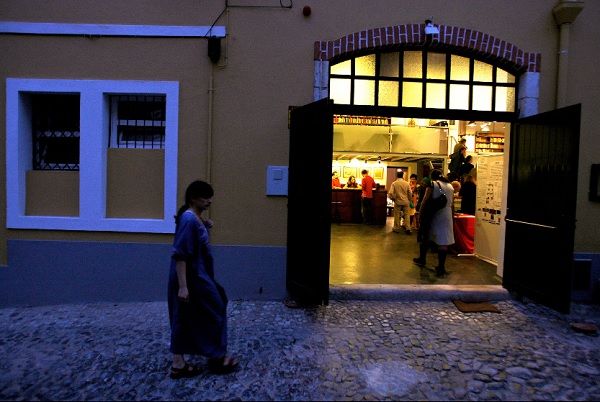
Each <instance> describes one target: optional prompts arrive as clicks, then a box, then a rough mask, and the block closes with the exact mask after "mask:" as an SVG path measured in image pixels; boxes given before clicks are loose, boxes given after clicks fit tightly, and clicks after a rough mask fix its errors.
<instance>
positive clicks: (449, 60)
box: [329, 50, 517, 112]
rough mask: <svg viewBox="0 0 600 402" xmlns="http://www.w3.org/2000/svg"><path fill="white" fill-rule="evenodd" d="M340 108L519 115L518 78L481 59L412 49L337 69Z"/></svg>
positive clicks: (333, 85) (333, 84) (334, 81)
mask: <svg viewBox="0 0 600 402" xmlns="http://www.w3.org/2000/svg"><path fill="white" fill-rule="evenodd" d="M329 79H330V82H329V97H330V98H331V99H333V100H334V102H335V103H337V104H343V105H368V106H391V107H407V108H411V107H412V108H427V109H449V110H474V111H490V112H514V111H515V101H516V85H517V84H516V79H515V75H513V74H511V73H510V72H508V71H506V70H504V69H502V68H500V67H498V66H494V65H492V64H488V63H485V62H483V61H480V60H477V59H475V58H469V57H464V56H460V55H456V54H452V53H439V52H428V51H420V50H406V51H399V52H385V53H374V54H368V55H365V56H360V57H356V58H353V59H349V60H344V61H341V62H338V63H336V64H332V65H331V69H330V76H329Z"/></svg>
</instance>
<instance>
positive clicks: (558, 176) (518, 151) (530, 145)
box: [502, 105, 581, 313]
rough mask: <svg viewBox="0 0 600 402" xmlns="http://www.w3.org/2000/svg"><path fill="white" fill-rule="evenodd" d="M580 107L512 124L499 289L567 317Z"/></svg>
mask: <svg viewBox="0 0 600 402" xmlns="http://www.w3.org/2000/svg"><path fill="white" fill-rule="evenodd" d="M580 112H581V105H576V106H569V107H566V108H562V109H558V110H553V111H551V112H547V113H542V114H539V115H536V116H531V117H527V118H524V119H520V120H519V121H517V123H516V124H513V127H512V132H511V138H510V162H509V180H508V203H507V214H506V241H505V250H504V277H503V282H502V285H503V286H504V287H505V288H506V289H508V290H509V291H511V292H513V293H516V294H517V295H519V296H526V297H529V298H531V299H532V300H535V301H537V302H539V303H542V304H544V305H547V306H549V307H551V308H553V309H555V310H558V311H560V312H563V313H568V312H569V309H570V302H571V272H572V263H573V242H574V233H575V207H576V200H577V166H578V159H579V120H580Z"/></svg>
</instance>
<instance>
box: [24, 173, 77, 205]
mask: <svg viewBox="0 0 600 402" xmlns="http://www.w3.org/2000/svg"><path fill="white" fill-rule="evenodd" d="M25 180H26V190H25V197H26V202H25V215H37V216H79V172H78V171H58V170H30V171H28V172H27V174H26V179H25Z"/></svg>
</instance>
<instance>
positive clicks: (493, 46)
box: [314, 24, 541, 73]
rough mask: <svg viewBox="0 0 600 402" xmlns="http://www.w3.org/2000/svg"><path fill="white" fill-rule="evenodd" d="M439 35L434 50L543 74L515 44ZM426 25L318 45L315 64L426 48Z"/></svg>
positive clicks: (448, 29) (452, 32)
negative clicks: (403, 48)
mask: <svg viewBox="0 0 600 402" xmlns="http://www.w3.org/2000/svg"><path fill="white" fill-rule="evenodd" d="M436 27H438V28H439V30H440V33H439V34H434V35H433V36H432V38H431V47H432V48H434V49H435V48H446V49H457V50H461V51H462V52H465V53H468V54H471V55H475V56H479V57H480V58H483V59H487V60H489V61H490V62H492V63H498V64H502V65H507V66H510V67H512V68H514V69H515V70H516V71H519V72H538V73H539V72H540V62H541V54H540V53H531V52H525V51H523V50H522V49H519V48H518V47H517V46H515V45H513V44H512V43H508V42H506V41H504V40H502V39H499V38H496V37H494V36H492V35H490V34H487V33H484V32H479V31H474V30H472V29H467V28H460V27H452V26H448V25H436ZM425 39H426V36H425V24H404V25H394V26H390V27H385V28H374V29H368V30H365V31H359V32H354V33H351V34H349V35H346V36H343V37H341V38H339V39H336V40H333V41H316V42H315V55H314V58H315V60H320V61H326V60H327V61H329V60H331V59H333V58H337V57H339V56H343V55H344V54H348V53H353V52H356V51H368V50H376V49H379V48H382V47H394V46H400V47H401V46H403V45H404V46H415V45H417V46H419V45H421V46H422V45H424V44H425Z"/></svg>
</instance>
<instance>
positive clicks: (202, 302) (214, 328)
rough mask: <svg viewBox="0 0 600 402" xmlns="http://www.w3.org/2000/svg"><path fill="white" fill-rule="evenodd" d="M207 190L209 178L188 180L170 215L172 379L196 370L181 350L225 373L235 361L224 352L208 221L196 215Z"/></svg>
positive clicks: (223, 316)
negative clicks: (172, 227)
mask: <svg viewBox="0 0 600 402" xmlns="http://www.w3.org/2000/svg"><path fill="white" fill-rule="evenodd" d="M213 194H214V192H213V189H212V187H211V186H210V184H208V183H206V182H203V181H194V182H192V183H191V184H190V185H189V186H188V188H187V189H186V192H185V204H184V205H183V206H182V207H181V208H180V209H179V211H178V212H177V216H176V217H175V222H176V229H175V239H174V241H173V252H172V256H171V269H170V272H169V291H168V297H169V321H170V324H171V348H170V350H171V353H172V354H173V364H172V366H171V374H170V376H171V378H174V379H177V378H185V377H193V376H195V375H198V374H200V372H201V369H200V368H199V367H195V366H193V365H191V364H189V363H187V362H186V361H185V358H184V355H186V354H187V355H202V356H205V357H207V358H208V368H209V370H210V371H211V372H213V373H216V374H226V373H230V372H232V371H234V370H235V369H236V367H237V365H238V363H237V361H236V360H235V359H233V358H232V357H230V356H228V355H227V295H226V294H225V290H224V289H223V287H221V285H219V284H218V283H217V282H216V281H215V278H214V270H213V257H212V254H211V250H210V243H209V234H208V229H210V227H212V222H211V221H210V220H209V219H206V220H204V219H203V218H202V212H203V211H205V210H206V209H207V208H208V207H209V206H210V204H211V203H212V197H213Z"/></svg>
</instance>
